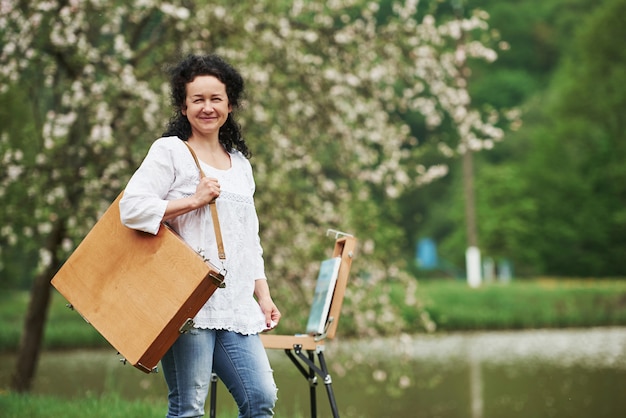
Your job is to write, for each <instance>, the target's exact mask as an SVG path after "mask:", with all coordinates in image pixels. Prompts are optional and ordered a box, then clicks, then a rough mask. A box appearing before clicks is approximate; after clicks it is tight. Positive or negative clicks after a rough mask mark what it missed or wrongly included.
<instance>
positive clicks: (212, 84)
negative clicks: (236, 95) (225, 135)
mask: <svg viewBox="0 0 626 418" xmlns="http://www.w3.org/2000/svg"><path fill="white" fill-rule="evenodd" d="M231 110H232V107H231V106H230V104H229V102H228V96H227V95H226V86H225V85H224V83H222V82H221V81H220V80H219V79H217V78H216V77H213V76H210V75H201V76H198V77H196V78H194V79H193V81H192V82H190V83H188V84H187V97H186V99H185V106H184V109H183V115H185V116H187V119H188V120H189V123H190V124H191V131H192V136H196V137H205V138H210V137H213V136H214V137H215V138H217V135H218V134H219V130H220V128H221V127H222V125H224V123H225V122H226V119H228V114H229V113H230V112H231Z"/></svg>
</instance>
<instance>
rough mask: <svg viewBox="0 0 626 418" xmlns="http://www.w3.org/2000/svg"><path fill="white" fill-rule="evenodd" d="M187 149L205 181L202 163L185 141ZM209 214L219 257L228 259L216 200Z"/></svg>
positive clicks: (210, 205) (210, 206)
mask: <svg viewBox="0 0 626 418" xmlns="http://www.w3.org/2000/svg"><path fill="white" fill-rule="evenodd" d="M183 142H184V144H185V145H187V148H188V149H189V151H190V152H191V156H192V157H193V160H194V161H195V162H196V166H197V167H198V171H199V172H200V178H201V179H203V178H204V177H206V175H205V174H204V171H203V170H202V167H200V161H198V156H197V155H196V153H195V151H194V150H193V148H191V145H189V144H188V143H187V141H183ZM209 212H211V218H213V229H215V239H216V241H217V256H218V257H219V258H220V260H225V259H226V253H225V252H224V242H223V241H222V229H221V228H220V220H219V218H218V217H217V205H216V204H215V199H213V200H212V201H211V202H210V203H209Z"/></svg>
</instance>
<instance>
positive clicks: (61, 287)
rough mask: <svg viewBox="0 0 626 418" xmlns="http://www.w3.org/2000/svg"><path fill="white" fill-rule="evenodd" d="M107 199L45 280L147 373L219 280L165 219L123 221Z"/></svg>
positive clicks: (115, 346) (218, 284)
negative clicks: (154, 224)
mask: <svg viewBox="0 0 626 418" xmlns="http://www.w3.org/2000/svg"><path fill="white" fill-rule="evenodd" d="M120 198H121V195H120V196H119V197H118V198H117V199H116V200H115V202H113V204H112V205H111V207H110V208H109V209H108V210H107V211H106V212H105V214H104V215H103V216H102V218H101V219H100V220H99V221H98V222H97V223H96V225H95V226H94V227H93V229H92V230H91V231H90V232H89V234H88V235H87V236H86V237H85V239H84V240H83V241H82V242H81V243H80V245H79V246H78V247H77V248H76V250H75V251H74V252H73V254H72V255H71V256H70V257H69V258H68V260H67V261H66V262H65V264H64V265H63V266H62V267H61V269H60V270H59V272H58V273H57V274H56V276H55V277H54V278H53V279H52V285H53V286H54V287H55V288H56V289H57V290H58V291H59V292H60V293H61V294H62V295H63V296H64V297H65V298H66V299H67V300H68V302H69V303H70V304H71V305H72V307H73V308H74V309H75V310H76V311H78V312H79V313H80V314H81V315H82V316H83V317H84V318H85V320H87V321H88V322H89V323H90V324H91V325H92V326H93V327H94V328H96V330H98V332H100V334H102V336H103V337H104V338H106V339H107V341H108V342H109V343H110V344H111V345H112V346H113V347H114V348H115V349H117V351H119V352H120V354H121V355H122V356H123V357H124V358H125V359H126V361H128V362H130V363H131V364H132V365H133V366H135V367H137V368H138V369H140V370H142V371H144V372H146V373H149V372H151V371H154V370H155V369H156V366H157V364H158V362H159V361H160V360H161V357H162V356H163V355H164V354H165V352H166V351H167V350H168V349H169V348H170V346H171V345H172V344H173V343H174V341H175V340H176V338H177V337H178V335H179V334H180V333H182V332H185V331H186V330H187V329H188V328H189V327H190V326H191V325H192V324H193V322H192V318H193V317H194V316H195V315H196V314H197V313H198V311H199V310H200V308H201V307H202V306H203V305H204V303H205V302H206V301H207V300H208V299H209V297H211V295H212V294H213V293H214V292H215V290H216V289H217V288H218V287H221V286H223V283H222V280H223V277H221V276H218V277H215V275H214V274H210V273H211V269H210V267H209V266H208V265H207V264H206V263H205V262H204V261H203V259H202V258H201V257H200V256H199V255H198V254H197V253H196V252H195V251H194V250H193V249H191V248H190V247H189V246H188V245H187V244H186V243H185V242H183V240H182V239H181V238H180V237H179V236H178V235H177V234H176V233H175V232H173V231H171V230H170V229H168V228H167V227H166V226H164V225H161V228H160V230H159V232H158V234H157V235H156V236H155V235H151V234H147V233H144V232H140V231H136V230H133V229H130V228H127V227H126V226H124V225H122V223H121V221H120V212H119V200H120Z"/></svg>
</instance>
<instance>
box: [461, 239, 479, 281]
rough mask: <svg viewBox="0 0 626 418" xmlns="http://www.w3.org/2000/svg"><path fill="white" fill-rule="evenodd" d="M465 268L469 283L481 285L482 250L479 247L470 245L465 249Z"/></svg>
mask: <svg viewBox="0 0 626 418" xmlns="http://www.w3.org/2000/svg"><path fill="white" fill-rule="evenodd" d="M465 268H466V270H467V284H469V285H470V287H478V286H480V281H481V274H480V250H479V249H478V247H468V248H467V251H465Z"/></svg>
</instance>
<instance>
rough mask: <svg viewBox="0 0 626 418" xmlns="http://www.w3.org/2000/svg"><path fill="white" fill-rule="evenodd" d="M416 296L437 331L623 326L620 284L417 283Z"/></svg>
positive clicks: (625, 284)
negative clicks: (475, 284)
mask: <svg viewBox="0 0 626 418" xmlns="http://www.w3.org/2000/svg"><path fill="white" fill-rule="evenodd" d="M396 293H399V292H396ZM417 294H418V297H419V298H420V299H421V301H422V302H423V303H424V306H425V308H426V310H427V311H428V313H429V315H430V317H431V318H432V319H433V320H434V321H435V323H436V324H437V329H438V330H445V331H465V330H502V329H531V328H570V327H594V326H624V325H626V281H624V280H562V279H559V280H554V279H544V280H528V281H525V280H518V281H513V282H511V283H508V284H500V283H493V284H488V285H483V286H481V287H479V288H475V289H473V288H470V287H468V286H467V284H466V283H465V282H463V281H439V280H437V281H434V280H422V281H420V282H419V286H418V291H417ZM396 297H398V295H396ZM403 316H404V318H405V320H407V322H409V323H411V324H413V325H415V326H417V317H416V314H415V312H413V311H412V310H410V309H405V310H404V311H403Z"/></svg>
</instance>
